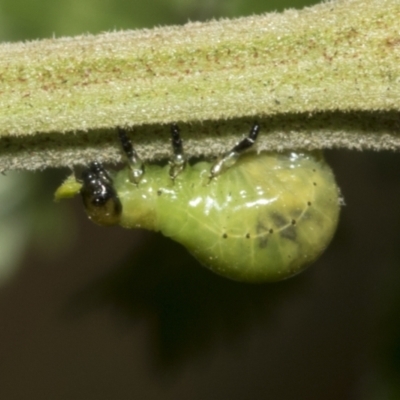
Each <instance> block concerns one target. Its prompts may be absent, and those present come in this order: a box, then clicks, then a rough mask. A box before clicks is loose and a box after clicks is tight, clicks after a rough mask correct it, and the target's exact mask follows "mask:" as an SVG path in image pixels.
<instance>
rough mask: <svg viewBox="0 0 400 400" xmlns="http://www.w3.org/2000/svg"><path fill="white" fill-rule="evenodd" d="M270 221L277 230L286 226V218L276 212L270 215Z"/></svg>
mask: <svg viewBox="0 0 400 400" xmlns="http://www.w3.org/2000/svg"><path fill="white" fill-rule="evenodd" d="M271 219H272V222H273V223H274V225H275V226H276V227H277V228H282V227H284V226H286V225H287V224H288V223H287V220H286V218H285V217H284V216H283V215H282V214H279V213H277V212H272V213H271Z"/></svg>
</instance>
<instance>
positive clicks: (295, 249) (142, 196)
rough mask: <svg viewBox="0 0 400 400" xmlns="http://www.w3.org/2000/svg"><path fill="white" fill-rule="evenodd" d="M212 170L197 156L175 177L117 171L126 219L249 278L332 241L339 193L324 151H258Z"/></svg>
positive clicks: (276, 270) (265, 276) (281, 270)
mask: <svg viewBox="0 0 400 400" xmlns="http://www.w3.org/2000/svg"><path fill="white" fill-rule="evenodd" d="M209 170H210V164H209V163H206V162H202V163H198V164H195V165H194V166H188V167H187V168H186V169H185V170H184V171H183V172H182V173H181V174H179V175H178V176H177V178H176V179H175V180H174V181H171V179H169V177H168V173H167V171H166V169H163V168H160V167H157V166H149V167H148V168H147V170H146V174H145V179H143V180H142V181H141V182H140V184H139V185H138V186H135V185H133V184H132V183H130V182H129V180H128V178H127V177H126V174H125V172H121V173H119V174H117V176H116V178H115V189H116V191H117V193H118V196H119V198H120V200H121V202H122V206H123V210H124V211H123V215H122V219H121V224H122V225H123V226H125V227H129V228H130V227H138V226H140V227H144V228H148V229H153V230H160V231H161V232H162V233H163V234H164V235H166V236H168V237H171V238H172V239H174V240H176V241H178V242H180V243H181V244H183V245H184V246H185V247H186V248H187V249H188V250H189V251H190V252H191V253H192V254H193V255H194V256H195V257H196V258H197V259H198V260H199V261H200V262H201V263H202V264H203V265H205V266H207V267H208V268H210V269H211V270H213V271H214V272H216V273H218V274H220V275H223V276H226V277H229V278H231V279H235V280H239V281H248V282H265V281H275V280H280V279H285V278H288V277H290V276H292V275H295V274H297V273H298V272H300V271H301V270H303V269H304V268H305V267H306V266H307V265H308V264H310V263H311V262H312V261H314V260H315V259H316V258H317V257H318V256H319V255H320V254H321V253H322V251H323V250H324V249H325V248H326V246H327V245H328V244H329V242H330V240H331V238H332V237H333V234H334V232H335V230H336V226H337V222H338V217H339V208H340V205H339V204H340V194H339V190H338V188H337V186H336V183H335V179H334V176H333V173H332V171H331V169H330V168H329V166H328V165H327V164H326V163H325V161H324V160H323V158H322V157H321V156H320V155H319V153H304V154H298V153H286V154H276V153H265V152H263V153H260V154H256V153H254V152H253V153H248V154H245V155H243V156H242V157H240V159H239V160H238V161H237V163H236V164H235V165H234V166H233V167H232V168H229V169H228V170H226V171H224V173H222V174H221V175H219V176H217V177H215V178H213V179H212V180H210V179H209ZM124 174H125V175H124Z"/></svg>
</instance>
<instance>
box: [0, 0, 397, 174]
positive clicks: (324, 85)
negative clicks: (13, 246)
mask: <svg viewBox="0 0 400 400" xmlns="http://www.w3.org/2000/svg"><path fill="white" fill-rule="evenodd" d="M399 16H400V2H399V1H398V0H370V1H365V0H339V1H333V2H327V3H322V4H319V5H316V6H314V7H311V8H306V9H304V10H300V11H297V10H289V11H286V12H284V13H281V14H277V13H271V14H265V15H261V16H253V17H246V18H239V19H235V20H220V21H211V22H207V23H189V24H187V25H184V26H174V27H163V28H155V29H152V30H137V31H127V32H113V33H106V34H102V35H98V36H79V37H75V38H60V39H50V40H42V41H36V42H28V43H15V44H9V43H6V44H2V45H0V110H1V112H0V170H6V169H22V168H27V169H41V168H45V167H49V166H72V165H75V164H85V163H87V162H88V161H90V160H93V159H98V160H100V161H117V160H119V158H120V156H119V152H118V149H117V143H116V139H115V138H114V136H115V135H114V133H113V131H112V130H113V129H115V127H116V126H125V127H128V126H129V127H133V128H134V135H135V136H134V141H135V143H136V145H137V146H138V151H139V153H140V154H141V156H142V158H144V159H146V160H151V159H157V158H161V157H165V156H168V154H169V151H170V149H169V146H168V145H166V142H167V141H168V138H169V135H168V127H165V126H163V125H165V124H170V123H171V122H178V123H179V124H180V126H181V128H182V133H183V135H184V136H186V135H187V136H186V138H185V139H186V141H185V144H186V148H187V153H188V154H190V155H206V156H207V155H215V154H218V153H220V152H223V151H224V150H226V148H227V147H229V146H230V145H232V144H233V143H234V142H235V141H236V140H237V139H238V138H239V137H240V136H241V135H242V134H245V133H246V132H247V131H248V129H249V128H250V124H251V121H253V120H255V119H256V120H258V121H260V122H261V124H262V128H263V130H264V133H265V134H264V135H262V136H261V140H260V149H275V150H282V149H288V148H299V147H300V148H304V149H314V148H329V147H335V146H340V147H347V148H358V149H366V148H373V149H378V150H379V149H388V148H390V149H398V148H400V136H399V131H400V127H399V120H400V118H399V117H400V114H399V110H400V18H399ZM266 132H267V133H266Z"/></svg>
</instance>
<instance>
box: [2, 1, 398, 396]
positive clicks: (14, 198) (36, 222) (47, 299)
mask: <svg viewBox="0 0 400 400" xmlns="http://www.w3.org/2000/svg"><path fill="white" fill-rule="evenodd" d="M312 3H313V2H305V1H300V0H298V1H294V0H292V1H289V0H287V1H268V0H264V1H261V0H246V1H245V0H230V1H228V0H225V1H224V0H205V1H199V0H170V1H160V0H159V1H157V0H149V1H147V2H143V1H138V0H135V1H129V2H127V1H122V0H118V1H115V0H114V1H111V0H97V1H96V0H68V1H47V0H45V1H44V0H42V1H40V2H37V1H32V0H3V1H2V2H1V4H0V39H1V40H2V41H17V40H32V39H37V38H48V37H53V36H54V37H60V36H71V35H78V34H82V33H93V34H95V33H100V32H104V31H108V30H119V29H135V28H142V27H148V28H151V27H153V26H159V25H164V24H182V23H185V22H186V21H188V20H192V21H194V20H206V19H210V18H219V17H235V16H244V15H250V14H254V13H262V12H266V11H272V10H278V11H281V10H283V9H285V8H288V7H298V8H300V7H303V6H305V5H311V4H312ZM314 3H316V2H314ZM327 158H328V161H330V162H331V164H332V165H333V167H334V170H335V172H336V176H337V180H338V182H339V185H340V186H341V188H342V191H343V195H344V198H345V200H346V203H347V205H346V206H345V207H343V210H342V219H341V222H340V226H339V230H338V233H337V235H336V237H335V239H334V241H333V243H332V245H331V246H330V247H329V249H328V250H327V252H326V253H325V254H324V255H323V256H322V258H321V259H320V260H318V262H316V263H315V265H314V266H313V267H311V268H310V269H309V270H308V271H306V272H305V273H303V274H301V275H300V276H298V277H295V278H292V279H290V280H288V281H285V282H281V283H277V284H269V285H268V284H267V285H259V286H253V285H246V284H239V283H235V282H231V281H228V280H225V279H223V278H220V277H218V276H215V275H214V274H212V273H210V272H209V271H207V270H205V269H204V268H202V267H201V266H199V265H198V264H197V263H196V261H194V260H193V259H192V257H191V256H190V255H188V254H187V252H186V251H185V250H184V249H183V248H182V247H180V246H179V245H177V244H175V243H173V242H171V241H169V240H167V239H165V238H163V237H161V236H160V235H156V234H151V233H148V232H143V231H125V230H123V229H120V228H100V227H97V226H94V225H92V224H91V223H90V222H89V221H88V220H87V219H86V217H85V215H84V212H83V209H82V206H81V204H80V200H79V199H75V200H73V201H66V202H64V203H59V204H55V203H54V202H53V200H52V196H53V191H54V190H55V188H56V187H57V185H58V184H59V183H60V182H61V181H62V179H64V178H65V177H66V176H67V174H68V171H53V170H49V171H44V172H42V173H36V174H33V173H8V174H6V175H5V176H0V398H1V399H3V398H4V399H43V398H57V399H99V400H101V399H110V398H111V399H131V398H137V399H142V398H143V399H150V400H151V399H162V400H164V399H206V398H207V399H208V398H212V399H227V398H229V399H233V400H235V399H273V400H274V399H279V400H285V399H298V400H302V399H324V400H329V399H335V400H336V399H367V400H370V399H371V400H375V399H379V400H380V399H400V385H399V381H400V379H399V378H400V318H399V311H400V294H399V293H400V291H399V285H400V271H399V263H400V246H399V242H400V239H399V235H398V232H399V228H400V223H399V221H400V211H399V207H398V204H399V203H400V185H399V174H398V164H399V156H398V155H397V154H392V153H382V154H376V153H369V152H365V153H355V152H349V151H330V152H328V154H327Z"/></svg>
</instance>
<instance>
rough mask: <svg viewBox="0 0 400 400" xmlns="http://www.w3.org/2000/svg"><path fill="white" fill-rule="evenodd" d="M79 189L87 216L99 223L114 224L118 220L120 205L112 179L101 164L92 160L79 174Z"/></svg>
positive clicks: (120, 210)
mask: <svg viewBox="0 0 400 400" xmlns="http://www.w3.org/2000/svg"><path fill="white" fill-rule="evenodd" d="M80 180H81V182H82V188H81V190H80V193H81V196H82V200H83V204H84V206H85V210H86V213H87V215H88V217H89V218H90V219H91V220H92V221H93V222H95V223H96V224H99V225H116V224H118V223H119V221H120V217H121V213H122V205H121V202H120V200H119V198H118V196H117V193H116V191H115V189H114V186H113V181H112V178H111V177H110V175H109V174H108V173H107V171H106V170H105V169H104V167H103V165H102V164H100V163H98V162H94V163H92V164H90V165H89V167H88V168H87V169H85V170H84V171H83V172H82V175H81V179H80Z"/></svg>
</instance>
